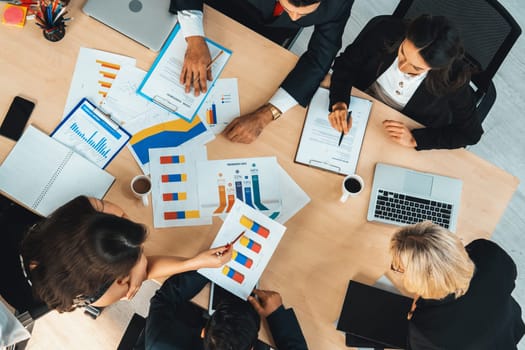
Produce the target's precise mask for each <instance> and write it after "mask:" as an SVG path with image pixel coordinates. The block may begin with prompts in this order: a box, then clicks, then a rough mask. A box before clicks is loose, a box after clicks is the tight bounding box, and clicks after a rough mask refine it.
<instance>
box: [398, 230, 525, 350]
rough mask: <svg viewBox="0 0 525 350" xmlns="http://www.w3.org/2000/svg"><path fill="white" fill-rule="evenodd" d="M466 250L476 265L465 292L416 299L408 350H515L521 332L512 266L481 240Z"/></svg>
mask: <svg viewBox="0 0 525 350" xmlns="http://www.w3.org/2000/svg"><path fill="white" fill-rule="evenodd" d="M466 249H467V252H468V254H469V256H470V258H471V259H472V261H473V262H474V265H475V266H476V271H475V273H474V277H473V278H472V280H471V282H470V286H469V289H468V291H467V293H466V294H464V295H463V296H461V297H459V298H458V299H454V297H453V296H452V295H451V296H449V297H447V298H445V299H443V300H425V299H419V301H418V303H417V308H416V310H415V312H414V315H413V317H412V320H411V321H410V322H409V337H408V340H409V348H410V349H413V350H418V349H429V350H430V349H440V350H494V349H498V350H511V349H516V344H517V343H518V342H519V340H520V339H521V337H522V336H523V333H524V331H525V326H524V324H523V321H522V319H521V309H520V307H519V305H518V304H517V303H516V301H515V300H514V299H513V298H512V296H511V293H512V290H513V289H514V286H515V285H514V283H515V280H516V276H517V271H516V265H515V264H514V262H513V261H512V259H511V257H510V256H509V255H508V254H507V253H506V252H505V251H504V250H503V249H501V248H500V247H499V246H498V245H497V244H496V243H494V242H491V241H488V240H485V239H478V240H475V241H473V242H472V243H470V244H468V245H467V246H466Z"/></svg>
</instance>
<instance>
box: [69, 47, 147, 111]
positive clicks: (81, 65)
mask: <svg viewBox="0 0 525 350" xmlns="http://www.w3.org/2000/svg"><path fill="white" fill-rule="evenodd" d="M136 61H137V60H136V59H134V58H131V57H126V56H122V55H116V54H114V53H110V52H105V51H101V50H95V49H89V48H86V47H81V48H80V51H79V53H78V57H77V63H76V65H75V72H74V73H73V78H72V80H71V85H70V86H69V94H68V96H67V100H66V106H65V108H64V114H63V116H64V117H65V116H66V115H67V114H68V113H69V112H70V111H71V110H72V109H73V107H75V105H76V104H77V103H78V101H80V100H81V99H82V98H84V97H86V98H88V99H89V100H91V101H93V102H94V103H95V104H96V105H97V106H99V105H100V103H101V102H102V100H103V99H104V98H105V97H106V94H107V92H108V90H109V88H111V85H112V84H113V81H114V80H115V78H116V77H117V76H118V74H119V72H120V69H121V68H122V67H123V66H128V65H129V66H135V63H136Z"/></svg>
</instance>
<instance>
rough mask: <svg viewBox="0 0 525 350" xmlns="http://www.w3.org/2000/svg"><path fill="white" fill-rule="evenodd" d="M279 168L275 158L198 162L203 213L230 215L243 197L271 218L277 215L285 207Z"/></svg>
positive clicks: (200, 201) (200, 199)
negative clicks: (237, 201) (236, 203)
mask: <svg viewBox="0 0 525 350" xmlns="http://www.w3.org/2000/svg"><path fill="white" fill-rule="evenodd" d="M278 170H279V164H278V163H277V160H276V158H275V157H260V158H243V159H224V160H210V161H207V162H197V178H198V189H199V190H198V192H199V204H200V211H201V214H202V215H203V216H212V215H222V214H227V213H229V212H230V210H231V208H232V207H233V205H234V203H235V201H236V199H240V200H241V201H243V202H244V203H246V204H247V205H248V206H250V207H252V208H254V209H256V210H260V211H262V212H263V213H264V214H265V215H267V216H269V217H270V218H271V219H275V218H277V217H278V216H279V214H280V212H281V206H282V197H281V188H280V183H279V174H278Z"/></svg>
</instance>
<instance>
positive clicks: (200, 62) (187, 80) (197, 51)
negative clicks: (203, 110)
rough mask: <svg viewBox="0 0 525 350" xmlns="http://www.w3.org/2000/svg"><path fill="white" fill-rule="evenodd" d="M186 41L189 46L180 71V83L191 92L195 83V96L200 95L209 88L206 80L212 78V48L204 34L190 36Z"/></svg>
mask: <svg viewBox="0 0 525 350" xmlns="http://www.w3.org/2000/svg"><path fill="white" fill-rule="evenodd" d="M186 41H187V43H188V48H187V49H186V54H185V56H184V64H183V66H182V71H181V73H180V83H181V84H183V85H185V87H186V88H185V90H186V93H188V92H190V90H191V87H192V85H193V92H194V94H195V96H199V95H200V93H201V92H206V91H207V89H208V87H207V82H206V80H209V81H211V80H212V75H211V69H208V68H209V65H210V63H211V55H210V50H209V49H208V45H207V44H206V41H205V40H204V37H202V36H190V37H187V38H186Z"/></svg>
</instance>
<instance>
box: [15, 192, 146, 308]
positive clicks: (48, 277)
mask: <svg viewBox="0 0 525 350" xmlns="http://www.w3.org/2000/svg"><path fill="white" fill-rule="evenodd" d="M145 239H146V229H145V227H144V226H142V225H140V224H137V223H134V222H132V221H130V220H128V219H125V218H122V217H118V216H115V215H112V214H106V213H102V212H99V211H97V210H95V209H94V208H93V206H92V205H91V203H90V202H89V199H88V198H87V197H84V196H80V197H77V198H75V199H73V200H71V201H70V202H68V203H66V204H64V205H63V206H62V207H60V208H58V209H57V210H55V211H54V212H53V213H52V214H51V215H49V217H48V218H46V219H45V220H44V221H42V222H41V223H40V224H38V226H36V227H35V228H33V229H31V230H30V231H29V232H28V233H27V235H26V237H25V238H24V240H23V241H22V247H21V252H22V257H23V258H24V262H25V263H26V264H27V265H29V264H34V265H35V266H34V268H32V269H30V278H31V282H32V284H33V292H34V294H35V296H36V297H37V298H39V299H41V300H42V301H43V302H45V303H46V304H47V305H48V306H49V307H50V308H52V309H57V310H58V311H60V312H63V311H71V310H72V309H74V307H75V306H74V304H73V300H74V299H76V298H78V297H82V296H91V295H93V294H95V293H96V292H97V290H99V289H100V287H101V286H102V285H104V284H107V283H108V282H111V281H114V280H116V279H117V278H121V277H125V276H127V275H128V273H129V272H130V270H131V268H132V267H133V266H134V265H135V263H136V262H137V261H138V259H139V257H140V254H141V252H142V243H144V241H145Z"/></svg>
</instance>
